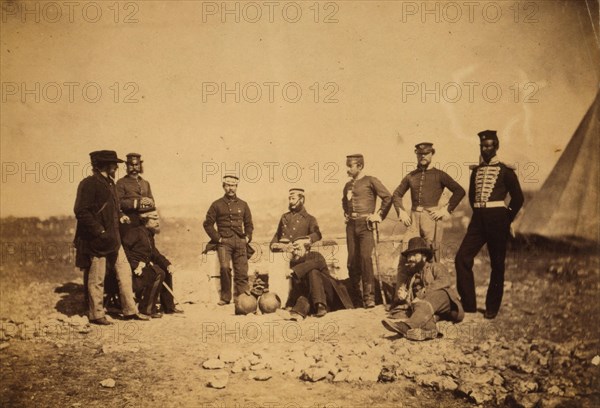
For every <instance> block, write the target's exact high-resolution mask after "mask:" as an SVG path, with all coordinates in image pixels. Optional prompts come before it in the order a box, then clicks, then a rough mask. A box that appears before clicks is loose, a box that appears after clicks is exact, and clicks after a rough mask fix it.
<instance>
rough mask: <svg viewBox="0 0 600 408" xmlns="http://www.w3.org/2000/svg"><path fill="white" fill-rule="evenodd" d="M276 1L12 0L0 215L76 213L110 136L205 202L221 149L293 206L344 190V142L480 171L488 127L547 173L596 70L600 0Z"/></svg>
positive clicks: (378, 164) (386, 167) (184, 198)
mask: <svg viewBox="0 0 600 408" xmlns="http://www.w3.org/2000/svg"><path fill="white" fill-rule="evenodd" d="M276 3H277V4H276V7H275V9H274V10H271V11H272V13H273V14H272V16H271V17H272V19H273V22H269V18H270V16H269V9H268V7H267V6H264V5H263V3H262V2H256V3H245V2H241V3H237V2H229V3H227V4H228V5H229V7H231V10H233V14H225V15H221V11H223V10H220V7H221V4H224V3H221V2H201V1H138V2H122V3H118V4H119V7H120V9H119V13H118V15H117V14H116V10H115V9H114V3H113V2H96V3H94V4H96V5H98V7H99V8H100V10H101V13H102V14H101V17H99V19H98V21H97V22H92V20H94V18H95V16H96V15H97V14H95V12H96V11H97V10H94V9H90V8H89V7H88V8H87V9H86V13H87V14H85V13H84V12H83V10H82V8H83V6H78V7H79V8H76V9H74V10H71V11H72V14H71V15H70V16H69V9H68V6H66V5H64V3H61V2H54V4H58V6H59V7H60V8H61V10H60V12H61V13H62V14H61V16H60V18H58V16H59V15H58V14H57V10H55V9H53V7H54V8H55V7H56V6H54V5H51V6H49V5H48V4H49V3H47V2H37V4H38V7H39V14H38V15H36V11H35V9H33V11H31V12H30V13H29V14H26V13H25V14H24V11H23V8H22V7H23V3H20V2H15V3H11V6H7V5H6V3H4V2H3V7H4V10H3V14H2V20H1V24H2V27H1V32H0V34H1V48H0V52H1V54H0V55H1V62H0V68H1V78H2V101H1V103H0V109H1V118H0V119H1V120H0V122H1V124H0V136H1V141H0V147H1V161H2V169H1V170H2V180H1V202H0V204H1V215H2V216H9V215H15V216H43V217H46V216H50V215H68V214H72V207H73V202H74V199H75V192H76V188H77V183H78V182H79V181H80V180H81V178H82V176H83V175H85V174H86V173H85V171H83V170H84V168H85V169H89V167H87V166H89V165H88V162H89V152H91V151H93V150H98V149H111V150H116V151H117V152H118V154H119V156H120V157H122V158H123V159H124V158H125V155H126V154H127V153H129V152H132V151H134V152H139V153H141V154H142V155H143V159H144V161H145V170H146V171H145V174H144V176H145V177H146V178H147V179H148V180H150V182H151V184H152V189H153V191H154V194H155V197H156V198H157V202H158V203H159V205H160V206H163V207H165V208H168V207H174V206H189V207H190V208H197V210H198V214H199V215H203V214H204V213H205V212H206V206H207V205H208V203H210V201H212V200H214V199H215V198H217V197H218V196H219V195H221V194H222V190H221V186H220V184H221V181H220V180H221V179H220V175H221V170H220V166H221V163H224V166H225V167H226V169H229V170H231V169H235V168H236V167H235V166H236V163H237V164H238V165H239V169H240V170H241V171H243V174H242V184H241V185H240V196H243V197H244V198H245V199H246V200H247V201H249V202H252V201H253V200H256V201H264V200H267V201H268V200H271V199H272V200H273V201H274V202H276V203H277V204H276V205H278V206H281V202H282V201H285V197H286V194H287V189H288V188H290V187H292V186H300V185H301V186H303V187H305V188H306V189H307V190H308V191H310V192H311V193H313V192H316V193H318V196H319V198H318V199H314V200H313V205H338V206H339V200H340V199H341V191H342V188H343V185H344V183H345V182H346V176H345V168H344V162H345V156H346V155H347V154H350V153H359V152H360V153H363V154H364V155H365V158H366V172H367V173H368V174H372V175H375V176H377V177H379V178H380V179H381V180H382V181H383V182H384V184H385V185H386V186H387V187H388V189H390V190H391V191H392V190H393V189H394V188H395V187H396V186H397V185H398V184H399V182H400V180H401V178H402V176H403V175H404V174H405V172H406V169H407V168H408V166H410V165H413V163H414V161H415V158H414V153H413V150H414V144H415V143H418V142H421V141H430V142H433V143H434V144H435V147H436V149H437V153H436V155H435V156H434V162H435V163H439V165H440V167H441V168H443V169H446V170H448V172H449V173H450V174H451V175H453V176H455V177H456V178H457V179H458V181H459V182H460V183H461V184H462V185H464V186H466V185H467V183H468V167H467V166H468V163H472V162H475V161H476V160H477V158H478V142H479V141H478V138H477V136H476V134H477V132H479V131H481V130H484V129H495V130H497V131H498V133H499V137H500V141H501V142H500V143H501V149H500V151H499V154H500V156H501V157H502V158H503V160H505V161H507V162H510V163H517V164H518V165H519V177H520V179H521V182H522V185H523V188H524V189H528V190H532V189H537V188H539V187H540V186H541V183H543V181H544V179H545V177H546V176H547V174H548V173H549V172H550V170H551V169H552V167H553V165H554V164H555V163H556V161H557V160H558V157H559V156H560V152H561V149H563V148H564V146H565V145H566V144H567V142H568V140H569V138H570V137H571V135H572V133H573V132H574V131H575V129H576V127H577V125H578V123H579V121H580V120H581V118H582V117H583V115H584V114H585V111H586V110H587V108H588V107H589V105H590V104H591V102H592V101H593V99H594V97H595V95H596V92H597V89H598V83H599V79H600V75H599V70H598V67H600V54H599V49H598V44H599V42H598V37H597V36H598V35H599V33H600V31H599V28H598V22H597V21H598V18H597V17H598V4H597V2H594V3H595V4H592V2H590V1H589V0H588V2H587V3H588V5H589V7H591V8H590V9H589V14H588V8H587V7H586V2H585V1H557V2H555V1H539V2H522V3H518V7H516V8H515V2H512V1H510V2H482V3H478V4H479V6H478V7H477V8H475V9H474V10H472V11H473V13H472V16H470V15H469V9H468V8H467V7H464V6H461V7H462V9H460V10H457V9H450V8H448V6H446V4H447V3H438V2H430V3H428V4H429V5H430V7H431V9H432V10H434V11H433V13H434V14H427V13H426V10H422V9H421V7H422V5H423V4H424V3H423V2H393V1H337V2H320V3H316V4H317V5H318V6H319V8H318V10H319V13H318V15H316V14H315V13H316V9H315V6H314V4H315V2H312V1H311V2H296V3H292V2H276ZM488 3H490V5H488ZM492 3H493V4H492ZM32 4H36V2H29V7H30V8H32V7H34V6H32ZM84 4H86V3H85V2H84V3H81V5H84ZM436 4H437V6H436ZM454 4H458V5H459V6H460V5H461V4H463V3H462V2H457V3H454ZM532 4H533V5H535V7H533V6H532ZM236 5H237V6H236ZM256 5H258V7H260V12H261V13H262V14H261V15H260V18H258V17H257V16H258V15H257V14H256V13H257V10H259V9H257V8H256ZM110 7H113V8H112V9H111V8H110ZM236 7H238V9H237V10H239V20H240V21H239V22H235V18H236V17H237V16H236V15H235V13H236V12H237V11H236ZM311 7H312V8H311ZM407 7H408V8H407ZM410 7H413V8H410ZM435 7H439V12H438V14H437V15H436V14H435V13H436V11H435V10H436V9H435ZM511 7H512V8H511ZM415 8H416V9H415ZM498 8H499V10H501V13H502V14H501V15H499V16H498V15H497V14H495V12H496V11H497V9H498ZM484 9H485V10H486V13H487V14H484V11H483V10H484ZM284 10H285V11H284ZM298 10H301V13H302V14H301V15H300V17H297V16H298V14H295V12H296V11H298ZM517 11H518V13H517ZM213 12H214V13H216V14H212V13H213ZM457 12H459V13H461V14H460V16H459V15H458V14H456V13H457ZM590 15H591V16H594V18H595V26H592V23H591V20H590ZM36 17H39V20H40V21H39V22H36V21H35V18H36ZM496 17H497V18H496ZM69 18H71V19H72V20H73V22H70V21H69ZM126 18H128V19H129V20H137V22H135V21H131V22H128V23H125V22H124V21H123V20H124V19H126ZM436 18H437V19H439V22H436ZM55 19H58V21H57V22H52V21H54V20H55ZM115 19H117V20H118V22H115ZM294 19H298V21H297V22H295V23H294V22H291V21H294ZM315 19H317V20H318V22H315ZM326 19H329V20H337V22H335V21H333V22H328V23H325V22H324V20H326ZM253 20H258V21H256V22H252V21H253ZM471 20H472V21H471ZM453 21H456V22H453ZM594 35H596V37H594ZM236 83H237V84H238V85H237V90H236ZM36 84H37V85H36ZM515 84H516V85H515ZM84 88H85V93H84V92H83V89H84ZM97 89H100V90H101V92H102V94H101V95H97V94H96V90H97ZM284 89H285V92H284ZM317 89H318V90H319V91H318V93H317ZM484 89H485V92H484ZM117 90H118V92H117ZM257 90H260V94H257ZM298 90H300V91H301V95H300V98H299V100H298V101H297V102H293V99H294V98H296V97H297V91H298ZM498 90H500V91H501V95H499V96H498V97H497V98H496V92H497V91H498ZM71 91H72V95H70V92H71ZM457 91H459V92H461V94H457ZM470 91H472V94H471V95H470ZM57 92H58V93H57ZM271 92H272V94H270V93H271ZM71 97H72V101H71V100H70V98H71ZM236 97H237V98H239V102H236V101H235V99H236ZM36 98H38V99H39V100H36ZM86 98H87V100H86ZM94 98H95V99H97V101H96V102H93V100H94ZM436 98H438V101H436ZM495 98H496V99H497V100H494V99H495ZM222 99H224V102H223V101H222ZM326 100H327V101H329V102H333V103H324V102H325V101H326ZM125 101H128V102H133V103H125ZM298 168H301V169H302V174H301V175H298V174H297V170H298ZM317 168H318V169H319V171H318V172H317ZM270 169H271V170H272V171H273V173H272V176H273V177H272V180H270V178H269V170H270ZM284 170H285V171H284ZM122 174H123V172H121V175H122ZM326 181H329V182H326ZM316 193H315V195H317V194H316ZM284 205H285V203H284ZM340 211H341V210H340ZM189 215H193V214H189Z"/></svg>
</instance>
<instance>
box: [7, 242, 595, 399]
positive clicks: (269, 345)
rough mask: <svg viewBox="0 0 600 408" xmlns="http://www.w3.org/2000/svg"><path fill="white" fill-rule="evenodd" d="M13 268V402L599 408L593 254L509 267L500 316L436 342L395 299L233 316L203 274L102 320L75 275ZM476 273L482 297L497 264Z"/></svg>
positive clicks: (179, 279)
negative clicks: (315, 311)
mask: <svg viewBox="0 0 600 408" xmlns="http://www.w3.org/2000/svg"><path fill="white" fill-rule="evenodd" d="M517 265H518V267H517ZM6 268H7V267H6V266H3V269H2V278H3V279H2V288H1V289H0V294H1V295H2V296H1V300H0V306H1V313H0V317H1V318H2V321H1V326H0V328H1V330H0V340H1V341H0V347H1V349H0V360H1V362H0V364H1V366H2V371H1V374H0V376H1V381H0V403H1V405H2V406H7V407H8V406H24V407H28V406H31V407H33V406H48V407H77V406H81V407H86V406H104V407H107V406H111V407H112V406H117V407H124V406H127V407H148V406H173V407H175V406H190V407H211V406H215V407H236V406H237V407H262V406H265V407H280V406H282V407H315V408H316V407H330V408H331V407H354V406H369V407H399V406H407V407H413V406H418V407H438V406H449V407H453V406H468V405H474V404H481V405H484V406H511V407H517V406H544V407H545V406H552V407H554V406H563V407H567V406H569V407H575V406H588V407H594V406H600V392H599V391H600V389H599V387H598V378H599V372H600V368H599V364H600V357H598V354H600V349H599V345H600V339H599V336H598V325H597V317H598V308H599V306H598V302H597V293H598V288H599V287H598V286H599V285H598V283H599V277H600V275H599V267H598V258H597V256H572V257H567V256H564V255H560V254H546V255H545V256H544V257H542V256H538V255H536V256H533V255H532V256H531V257H530V258H528V259H523V258H522V259H520V261H519V262H509V268H508V270H507V284H506V294H505V300H504V304H503V308H502V310H501V313H500V314H499V316H498V318H497V319H495V320H493V321H485V320H484V319H483V318H482V315H481V314H477V316H474V317H473V316H471V317H469V318H468V319H467V320H466V321H465V322H463V323H460V324H457V325H453V324H449V323H446V322H440V323H439V324H438V326H439V329H440V331H441V333H442V337H440V338H438V339H436V340H433V341H429V342H410V341H407V340H406V339H400V338H398V337H397V336H395V335H393V334H392V333H390V332H388V331H386V330H385V329H384V327H383V326H382V325H381V323H380V321H381V319H382V318H384V317H385V311H384V309H383V306H378V307H376V308H375V309H371V310H363V309H360V310H359V309H356V310H348V311H339V312H334V313H329V314H328V315H327V316H325V317H324V318H321V319H317V318H314V317H311V318H308V319H306V320H305V321H303V322H301V323H296V322H289V321H286V320H284V317H285V313H284V312H283V311H280V312H278V313H275V314H270V315H260V314H259V315H251V316H235V315H234V312H233V306H232V305H229V306H225V307H217V306H215V305H212V304H210V303H209V302H208V295H209V293H208V290H207V279H206V275H205V274H201V273H200V272H198V271H197V270H196V271H195V270H194V269H192V268H186V269H183V270H181V271H179V272H178V274H177V275H176V278H175V291H176V295H177V298H178V301H179V303H180V307H181V308H182V309H184V310H185V314H184V315H168V316H165V317H163V318H162V319H154V320H152V321H150V322H128V321H122V320H118V319H117V318H115V319H113V320H114V322H115V324H114V325H113V326H109V327H98V326H90V325H89V324H88V323H87V318H86V317H85V307H84V305H83V292H82V286H81V285H82V280H81V277H80V275H79V274H78V273H76V272H73V271H72V269H69V270H68V271H66V272H65V271H62V270H61V271H62V272H61V271H59V272H56V271H54V272H50V269H49V274H48V276H47V279H45V280H44V279H41V280H40V281H39V282H31V283H29V284H27V283H25V282H23V281H19V275H18V274H16V273H13V272H11V271H8V270H7V269H6ZM57 269H60V268H58V267H57ZM63 269H64V268H63ZM477 270H478V273H477V282H478V285H479V287H478V295H479V296H480V304H483V296H484V294H485V279H486V278H487V276H486V273H484V272H482V271H487V270H488V265H487V263H486V261H485V260H481V261H479V262H478V264H477ZM23 276H25V277H26V276H27V275H26V274H25V275H23ZM203 365H205V366H206V367H211V366H212V367H216V368H214V369H209V368H204V367H203ZM109 379H112V380H114V386H113V387H110V385H112V384H106V383H105V385H108V387H106V386H102V385H101V382H102V381H104V380H109ZM109 383H110V381H109ZM209 383H210V384H211V385H212V386H216V387H221V386H224V388H221V389H217V388H213V387H212V386H209ZM536 404H537V405H536Z"/></svg>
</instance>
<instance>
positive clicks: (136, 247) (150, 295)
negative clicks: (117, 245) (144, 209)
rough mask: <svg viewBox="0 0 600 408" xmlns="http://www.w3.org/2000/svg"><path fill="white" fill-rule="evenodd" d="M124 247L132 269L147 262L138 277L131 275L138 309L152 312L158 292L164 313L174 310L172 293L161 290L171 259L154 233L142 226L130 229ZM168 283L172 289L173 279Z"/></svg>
mask: <svg viewBox="0 0 600 408" xmlns="http://www.w3.org/2000/svg"><path fill="white" fill-rule="evenodd" d="M123 247H124V248H125V254H127V260H128V261H129V264H130V265H131V269H132V270H135V269H136V268H137V267H138V265H139V264H140V262H144V263H145V264H146V267H144V268H143V269H142V275H141V276H137V275H134V276H133V288H134V291H135V292H136V295H137V296H138V299H139V300H140V303H139V308H140V312H142V313H144V314H147V315H151V314H153V313H155V312H156V304H157V301H158V296H159V294H160V296H161V303H162V304H163V310H164V311H165V312H167V313H168V312H169V311H172V310H173V309H175V304H174V300H173V296H172V295H171V294H170V293H169V292H168V291H167V290H163V286H162V283H163V281H165V277H166V276H169V277H170V276H171V274H170V273H167V269H168V267H169V265H171V262H169V260H168V259H167V258H166V257H165V256H164V255H162V254H161V253H160V251H159V250H158V248H156V243H155V241H154V233H153V232H152V231H151V230H149V229H148V228H146V227H145V226H143V225H140V226H137V227H134V228H131V229H130V230H129V231H128V232H127V234H126V235H125V236H124V237H123ZM169 283H170V287H171V288H172V287H173V281H172V278H171V279H169Z"/></svg>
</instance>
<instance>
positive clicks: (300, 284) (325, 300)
mask: <svg viewBox="0 0 600 408" xmlns="http://www.w3.org/2000/svg"><path fill="white" fill-rule="evenodd" d="M334 297H335V289H334V287H333V284H332V283H331V281H330V279H329V278H327V277H324V276H323V274H322V273H321V272H319V270H317V269H314V270H312V271H310V272H308V273H307V274H306V275H304V276H303V277H302V279H300V280H296V279H294V280H293V281H292V290H291V293H290V297H289V300H290V302H291V304H292V305H293V307H292V311H293V312H296V313H298V314H300V315H302V316H305V317H306V316H307V315H308V314H309V313H310V312H311V311H313V312H316V310H317V304H318V303H321V304H322V305H324V306H325V307H326V308H327V309H328V310H329V309H330V307H329V305H330V304H332V303H333V299H334Z"/></svg>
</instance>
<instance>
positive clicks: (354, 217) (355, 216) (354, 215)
mask: <svg viewBox="0 0 600 408" xmlns="http://www.w3.org/2000/svg"><path fill="white" fill-rule="evenodd" d="M369 215H371V214H359V213H350V217H349V218H350V219H351V220H357V219H359V218H367V217H368V216H369Z"/></svg>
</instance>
